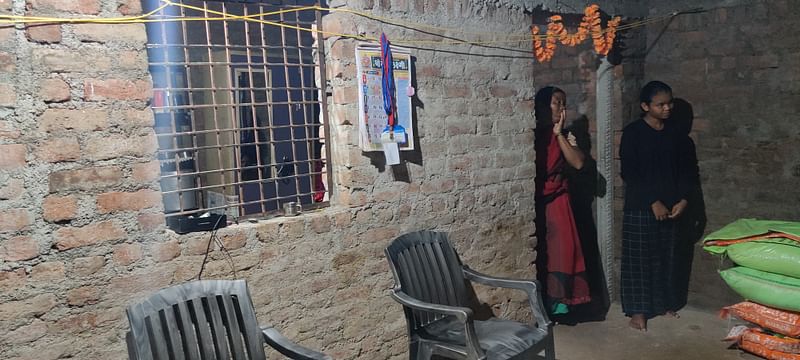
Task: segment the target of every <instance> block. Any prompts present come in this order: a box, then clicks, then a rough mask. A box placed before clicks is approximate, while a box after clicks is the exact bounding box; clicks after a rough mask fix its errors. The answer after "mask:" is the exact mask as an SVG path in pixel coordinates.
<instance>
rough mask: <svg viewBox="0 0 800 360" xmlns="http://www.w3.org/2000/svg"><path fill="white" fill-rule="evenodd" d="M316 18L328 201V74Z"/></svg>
mask: <svg viewBox="0 0 800 360" xmlns="http://www.w3.org/2000/svg"><path fill="white" fill-rule="evenodd" d="M321 5H322V4H321V1H319V0H318V1H317V6H321ZM314 12H315V14H316V17H317V38H316V42H317V64H318V65H319V95H320V109H319V116H320V117H321V119H320V122H321V123H322V130H323V132H324V136H320V137H324V138H325V175H326V176H327V180H328V181H326V184H325V186H326V189H325V190H326V191H327V193H328V199H331V198H332V197H333V190H334V189H333V171H331V167H330V160H329V159H330V158H331V155H332V154H333V153H332V152H331V136H330V126H331V125H330V122H329V121H328V79H327V78H328V74H327V70H326V68H325V45H324V44H325V41H324V38H323V37H322V31H323V29H322V12H321V11H320V10H315V11H314ZM320 158H321V157H320Z"/></svg>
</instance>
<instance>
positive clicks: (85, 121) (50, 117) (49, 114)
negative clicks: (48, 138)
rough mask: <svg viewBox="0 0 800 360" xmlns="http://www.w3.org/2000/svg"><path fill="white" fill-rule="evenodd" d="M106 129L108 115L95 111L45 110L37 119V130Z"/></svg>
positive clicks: (101, 111)
mask: <svg viewBox="0 0 800 360" xmlns="http://www.w3.org/2000/svg"><path fill="white" fill-rule="evenodd" d="M106 127H108V113H107V112H106V111H104V110H96V109H82V110H72V109H47V110H45V112H44V114H42V116H41V117H40V118H39V129H41V130H43V131H47V132H54V131H61V130H78V131H98V130H103V129H105V128H106Z"/></svg>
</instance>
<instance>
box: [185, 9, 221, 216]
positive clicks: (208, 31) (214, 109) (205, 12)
mask: <svg viewBox="0 0 800 360" xmlns="http://www.w3.org/2000/svg"><path fill="white" fill-rule="evenodd" d="M203 16H204V17H206V18H208V17H209V16H210V13H209V12H208V2H205V1H203ZM184 24H185V22H184ZM203 24H204V25H205V30H206V46H207V52H208V59H209V61H211V60H213V59H214V53H213V51H211V50H212V44H211V23H210V22H209V20H203ZM184 26H185V25H184ZM184 31H185V30H184ZM208 75H209V83H210V85H211V89H212V90H211V104H212V107H211V113H212V118H213V119H214V129H216V140H217V141H216V143H217V159H218V161H219V164H220V165H222V164H223V163H224V161H223V156H222V155H223V153H222V146H221V144H222V142H221V141H220V131H219V129H220V127H219V117H218V116H217V111H218V110H219V107H218V106H217V90H216V81H215V80H214V66H213V65H210V66H209V67H208ZM220 168H224V166H220ZM219 173H220V179H221V181H220V183H222V184H223V186H222V196H223V198H225V204H226V205H227V198H226V195H225V190H226V189H227V187H226V186H225V185H227V182H226V181H225V171H222V170H221V171H220V172H219ZM226 209H227V207H226Z"/></svg>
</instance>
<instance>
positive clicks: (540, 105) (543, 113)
mask: <svg viewBox="0 0 800 360" xmlns="http://www.w3.org/2000/svg"><path fill="white" fill-rule="evenodd" d="M557 92H560V93H562V94H566V93H565V92H564V90H561V89H559V88H557V87H555V86H545V87H543V88H541V89H539V91H537V92H536V97H535V98H534V100H533V110H534V111H535V112H536V113H535V115H536V123H537V124H542V125H544V124H550V123H552V122H553V114H552V110H551V109H550V100H552V99H553V94H555V93H557Z"/></svg>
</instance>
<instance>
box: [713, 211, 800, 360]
mask: <svg viewBox="0 0 800 360" xmlns="http://www.w3.org/2000/svg"><path fill="white" fill-rule="evenodd" d="M703 248H704V249H705V250H706V251H708V252H710V253H712V254H716V255H721V256H724V257H727V258H730V259H731V260H732V261H733V262H734V263H735V264H736V266H734V267H732V268H730V269H726V270H722V271H720V275H721V276H722V278H723V279H724V280H725V282H726V283H727V284H728V286H730V287H731V288H732V289H733V290H734V291H736V292H737V293H738V294H739V295H741V296H742V297H743V298H745V299H747V300H748V301H745V302H742V303H739V304H736V305H732V306H729V307H727V308H725V309H723V315H734V316H736V317H738V318H740V319H742V320H745V321H748V322H750V323H753V324H755V325H757V327H748V328H745V329H743V330H742V331H741V332H740V333H739V334H737V336H736V339H737V340H738V342H739V347H740V348H742V349H744V350H746V351H748V352H751V353H754V354H756V355H759V356H762V357H764V358H767V359H775V360H800V339H798V338H800V223H798V222H788V221H771V220H756V219H740V220H737V221H735V222H733V223H731V224H729V225H727V226H725V227H723V228H722V229H720V230H718V231H716V232H714V233H711V234H709V235H708V236H706V238H705V240H704V243H703Z"/></svg>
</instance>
